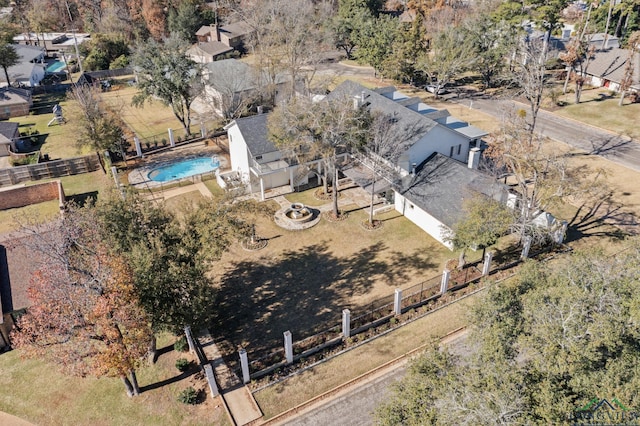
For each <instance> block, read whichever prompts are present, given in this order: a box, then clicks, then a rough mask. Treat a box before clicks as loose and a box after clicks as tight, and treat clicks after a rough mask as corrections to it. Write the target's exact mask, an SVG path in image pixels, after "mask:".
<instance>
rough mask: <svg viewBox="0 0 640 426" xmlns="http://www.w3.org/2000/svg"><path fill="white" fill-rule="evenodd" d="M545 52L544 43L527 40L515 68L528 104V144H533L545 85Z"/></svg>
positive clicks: (517, 81) (519, 84)
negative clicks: (518, 63)
mask: <svg viewBox="0 0 640 426" xmlns="http://www.w3.org/2000/svg"><path fill="white" fill-rule="evenodd" d="M546 60H547V51H546V45H545V43H543V42H541V41H540V40H529V41H528V42H526V43H525V46H524V49H523V51H522V58H521V63H520V65H519V66H518V67H517V68H516V71H515V75H514V78H515V79H516V84H517V85H518V86H519V87H520V91H521V93H522V96H524V98H525V99H526V100H527V102H528V104H529V113H530V115H529V122H528V123H527V128H528V130H529V136H528V138H529V143H530V144H531V143H533V138H534V132H535V128H536V122H537V118H538V111H540V105H541V104H542V98H543V95H544V89H545V87H546V85H547V65H546Z"/></svg>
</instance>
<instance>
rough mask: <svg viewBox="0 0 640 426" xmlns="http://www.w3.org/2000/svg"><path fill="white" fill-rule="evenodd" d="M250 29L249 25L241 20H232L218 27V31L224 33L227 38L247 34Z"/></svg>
mask: <svg viewBox="0 0 640 426" xmlns="http://www.w3.org/2000/svg"><path fill="white" fill-rule="evenodd" d="M251 31H253V29H252V28H251V26H250V25H249V24H247V23H246V22H243V21H238V22H232V23H230V24H227V25H223V26H221V27H220V32H221V33H225V34H226V35H227V37H229V38H234V37H241V36H244V35H247V34H249V33H250V32H251Z"/></svg>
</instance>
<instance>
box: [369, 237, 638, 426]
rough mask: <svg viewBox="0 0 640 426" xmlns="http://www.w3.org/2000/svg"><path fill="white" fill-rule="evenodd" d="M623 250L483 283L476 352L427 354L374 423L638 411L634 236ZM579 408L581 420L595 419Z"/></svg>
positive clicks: (533, 420)
mask: <svg viewBox="0 0 640 426" xmlns="http://www.w3.org/2000/svg"><path fill="white" fill-rule="evenodd" d="M625 245H627V246H628V247H627V248H626V249H625V250H622V251H620V252H618V253H617V254H616V255H615V256H613V257H611V256H606V255H604V254H603V253H601V252H599V251H597V250H593V249H591V250H589V252H583V253H574V254H572V255H570V256H568V257H567V258H565V259H559V260H558V261H556V262H554V265H553V268H550V267H549V265H548V264H540V263H536V262H531V263H528V264H527V265H525V266H524V267H523V269H521V270H520V271H519V273H518V275H517V276H516V278H515V279H513V280H509V281H507V282H503V283H500V284H495V285H493V286H490V287H489V288H488V290H487V293H486V295H485V297H483V299H482V300H481V301H479V303H477V304H475V306H474V308H473V310H472V315H471V323H472V324H473V326H472V328H471V331H470V336H469V340H470V341H471V344H470V345H469V346H470V347H474V348H476V349H475V351H474V353H471V354H468V355H464V356H463V357H462V359H460V358H458V357H455V356H452V355H449V354H448V353H447V351H446V349H444V348H442V349H440V350H438V349H436V348H432V349H430V350H428V351H427V352H426V353H425V355H423V356H422V357H421V358H419V359H418V360H417V361H416V363H415V364H414V365H413V366H412V367H411V368H410V370H409V372H408V374H407V377H406V378H405V379H404V380H402V381H401V382H400V383H399V384H398V385H397V387H396V389H395V391H394V394H393V395H392V396H391V398H390V400H389V402H388V403H387V404H385V405H384V406H383V407H381V409H379V411H378V422H379V423H380V424H407V425H412V424H427V423H428V424H443V425H460V424H483V425H484V424H564V423H566V422H567V418H570V417H571V415H572V413H579V411H578V409H579V408H580V407H583V406H585V405H587V402H588V401H590V400H591V399H592V398H594V397H597V398H607V399H609V400H611V398H613V397H615V398H617V399H618V400H619V401H621V402H622V403H623V404H625V406H626V407H629V411H632V412H633V411H636V410H637V409H638V406H639V405H640V401H639V400H638V392H637V389H638V386H639V383H640V373H639V371H638V369H637V368H636V367H635V364H636V363H637V362H638V361H639V356H638V346H639V345H638V340H637V336H638V333H639V332H640V329H639V325H640V323H639V322H638V318H639V317H638V310H637V306H638V305H637V302H638V286H639V283H640V280H639V278H640V275H639V274H640V269H638V268H637V267H635V266H637V265H638V262H639V261H640V248H639V246H638V241H637V239H636V240H632V241H627V242H625ZM618 248H620V247H618ZM630 265H634V266H633V267H629V266H630ZM584 411H585V410H583V417H582V418H583V419H584V420H585V421H588V420H590V419H591V420H592V419H593V418H596V417H594V416H595V415H597V413H594V412H589V411H587V412H584ZM610 414H612V415H616V414H617V413H610ZM578 423H579V422H578Z"/></svg>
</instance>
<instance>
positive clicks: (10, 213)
mask: <svg viewBox="0 0 640 426" xmlns="http://www.w3.org/2000/svg"><path fill="white" fill-rule="evenodd" d="M59 179H60V181H61V182H62V188H63V189H64V193H65V196H66V197H67V200H68V201H75V202H77V203H83V202H84V201H85V200H86V199H87V198H89V197H96V196H97V195H98V193H99V192H100V191H104V190H106V189H109V188H112V187H113V186H111V185H112V182H113V181H112V180H111V178H110V177H108V176H107V175H105V174H104V173H103V172H102V170H97V171H95V172H92V173H85V174H81V175H74V176H63V177H61V178H59ZM51 180H56V179H43V180H37V181H29V182H25V185H27V186H28V185H36V184H39V183H43V182H48V181H51ZM59 212H60V209H59V207H58V201H57V200H53V201H47V202H44V203H39V204H32V205H30V206H25V207H20V208H16V209H9V210H0V233H5V232H11V231H15V230H16V229H18V227H19V225H18V220H22V221H23V222H24V220H25V218H30V219H35V220H37V221H47V220H49V219H53V218H54V217H55V216H56V215H57V214H58V213H59Z"/></svg>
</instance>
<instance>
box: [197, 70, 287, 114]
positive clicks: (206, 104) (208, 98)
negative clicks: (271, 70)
mask: <svg viewBox="0 0 640 426" xmlns="http://www.w3.org/2000/svg"><path fill="white" fill-rule="evenodd" d="M203 81H204V92H203V93H202V94H201V95H200V96H198V98H197V99H196V101H194V103H193V106H192V108H193V109H194V111H196V112H198V113H199V114H209V113H214V114H216V115H218V116H220V117H222V118H225V119H232V118H234V117H238V116H240V114H241V113H243V112H245V110H246V109H247V107H249V106H250V105H251V104H252V103H255V102H260V101H266V102H267V103H272V102H273V100H272V99H275V102H276V103H277V102H278V99H279V97H280V95H281V94H282V93H285V87H284V86H285V85H287V84H288V83H287V82H288V81H290V79H289V78H288V77H287V76H286V75H284V74H278V75H276V81H275V87H270V85H269V84H268V82H267V78H266V75H265V74H264V73H262V72H260V71H259V70H258V69H257V68H254V67H252V66H250V65H248V64H246V63H244V62H241V61H238V60H236V59H223V60H220V61H215V62H210V63H208V64H205V66H204V67H203ZM266 96H268V97H270V99H265V97H266Z"/></svg>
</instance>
